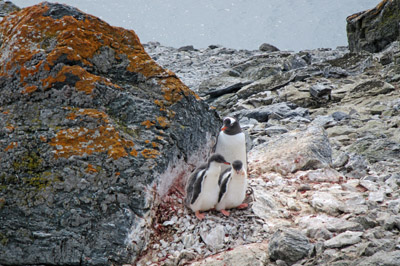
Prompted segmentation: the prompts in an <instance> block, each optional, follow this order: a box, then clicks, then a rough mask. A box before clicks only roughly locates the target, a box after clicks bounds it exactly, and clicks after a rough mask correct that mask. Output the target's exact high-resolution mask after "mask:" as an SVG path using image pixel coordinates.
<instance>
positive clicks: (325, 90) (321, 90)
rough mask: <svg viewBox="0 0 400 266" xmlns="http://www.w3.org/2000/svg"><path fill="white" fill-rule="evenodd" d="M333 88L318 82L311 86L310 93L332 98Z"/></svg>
mask: <svg viewBox="0 0 400 266" xmlns="http://www.w3.org/2000/svg"><path fill="white" fill-rule="evenodd" d="M331 91H332V88H330V87H328V86H325V85H323V84H316V85H314V86H311V87H310V94H311V96H312V97H314V98H323V99H325V100H330V98H331Z"/></svg>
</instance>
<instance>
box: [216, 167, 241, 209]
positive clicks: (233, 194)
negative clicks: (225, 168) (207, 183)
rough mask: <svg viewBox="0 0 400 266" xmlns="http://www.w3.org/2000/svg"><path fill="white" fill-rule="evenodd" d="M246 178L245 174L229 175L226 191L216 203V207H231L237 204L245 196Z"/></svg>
mask: <svg viewBox="0 0 400 266" xmlns="http://www.w3.org/2000/svg"><path fill="white" fill-rule="evenodd" d="M246 190H247V178H246V175H245V174H242V175H235V176H233V177H231V180H229V183H228V184H227V191H226V193H225V195H224V196H223V197H222V199H221V201H220V202H219V203H218V204H217V206H216V209H217V210H221V209H231V208H236V207H237V206H239V205H240V204H241V203H242V202H243V201H244V199H245V197H246Z"/></svg>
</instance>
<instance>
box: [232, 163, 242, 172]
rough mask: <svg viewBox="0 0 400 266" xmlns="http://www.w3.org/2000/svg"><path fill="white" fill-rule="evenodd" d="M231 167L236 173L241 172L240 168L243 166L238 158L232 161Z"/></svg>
mask: <svg viewBox="0 0 400 266" xmlns="http://www.w3.org/2000/svg"><path fill="white" fill-rule="evenodd" d="M232 168H233V170H235V171H236V173H237V174H240V173H241V172H242V168H243V163H242V161H240V160H236V161H233V163H232Z"/></svg>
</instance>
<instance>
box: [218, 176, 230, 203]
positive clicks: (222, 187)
mask: <svg viewBox="0 0 400 266" xmlns="http://www.w3.org/2000/svg"><path fill="white" fill-rule="evenodd" d="M227 170H229V169H227ZM225 172H227V171H225ZM230 180H231V173H230V172H229V174H228V175H227V176H226V177H225V178H224V180H223V181H222V183H221V185H220V187H219V195H218V203H219V202H221V200H222V198H223V197H224V196H225V195H226V192H227V190H228V184H229V181H230Z"/></svg>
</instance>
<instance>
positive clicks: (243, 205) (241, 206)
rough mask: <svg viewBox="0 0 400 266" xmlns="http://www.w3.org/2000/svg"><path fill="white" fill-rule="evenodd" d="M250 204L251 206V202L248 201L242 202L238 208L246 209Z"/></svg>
mask: <svg viewBox="0 0 400 266" xmlns="http://www.w3.org/2000/svg"><path fill="white" fill-rule="evenodd" d="M248 206H249V204H247V203H242V204H240V205H239V206H237V207H236V208H237V209H239V210H241V209H246V208H247V207H248Z"/></svg>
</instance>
